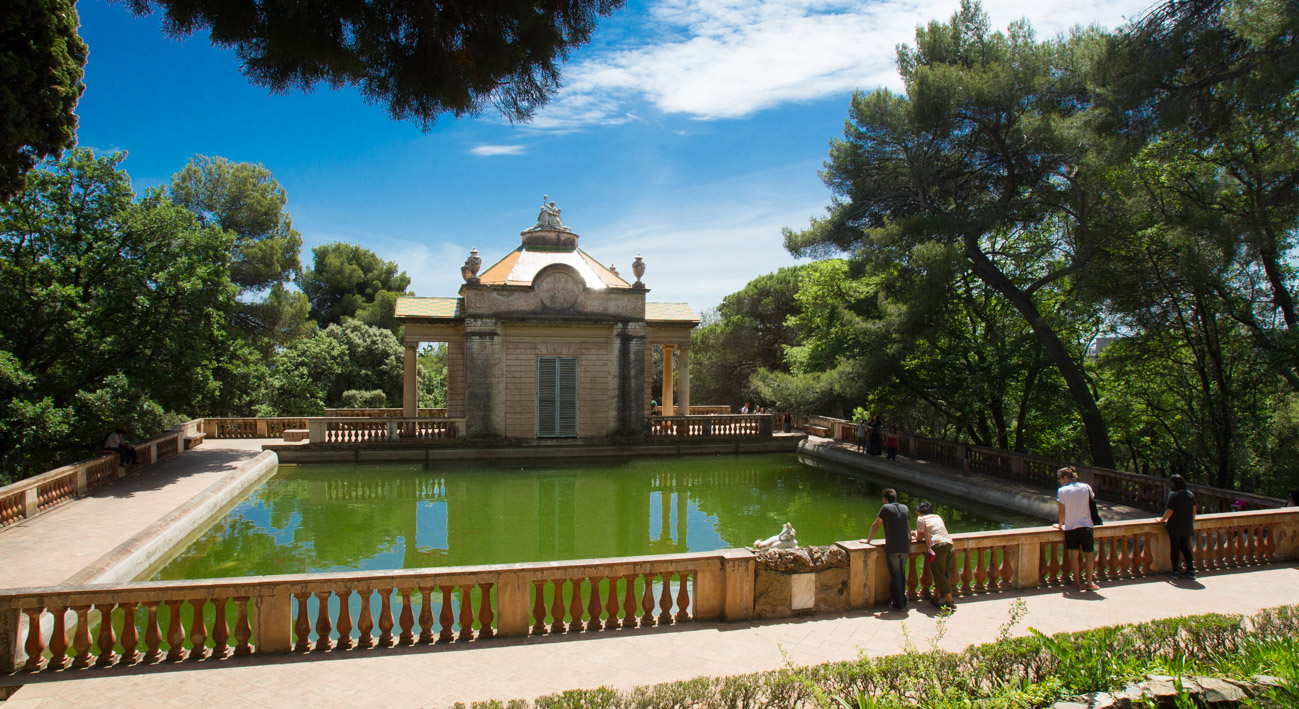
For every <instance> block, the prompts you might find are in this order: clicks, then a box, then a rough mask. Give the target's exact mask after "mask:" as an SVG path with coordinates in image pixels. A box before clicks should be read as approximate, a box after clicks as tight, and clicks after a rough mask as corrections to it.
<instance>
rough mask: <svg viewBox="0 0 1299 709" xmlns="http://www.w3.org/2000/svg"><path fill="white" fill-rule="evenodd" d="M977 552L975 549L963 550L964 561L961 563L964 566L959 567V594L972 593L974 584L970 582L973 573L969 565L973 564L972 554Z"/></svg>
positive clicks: (966, 594)
mask: <svg viewBox="0 0 1299 709" xmlns="http://www.w3.org/2000/svg"><path fill="white" fill-rule="evenodd" d="M977 553H978V552H977V551H975V550H966V552H965V563H964V564H962V566H963V567H964V568H963V569H961V594H962V595H965V596H969V595H972V594H973V593H974V584H973V583H972V580H973V578H974V573H973V569H972V568H971V567H972V565H973V564H974V558H973V555H974V554H977Z"/></svg>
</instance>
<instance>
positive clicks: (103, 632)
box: [95, 605, 117, 667]
mask: <svg viewBox="0 0 1299 709" xmlns="http://www.w3.org/2000/svg"><path fill="white" fill-rule="evenodd" d="M116 644H117V632H116V631H114V630H113V606H112V605H109V606H108V610H107V611H105V610H104V609H103V608H102V607H101V608H100V609H99V642H98V643H97V645H98V647H99V659H98V660H96V661H95V664H96V665H98V666H99V667H109V666H111V665H112V664H113V663H115V662H117V653H116V652H114V651H113V646H114V645H116Z"/></svg>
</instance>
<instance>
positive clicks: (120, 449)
mask: <svg viewBox="0 0 1299 709" xmlns="http://www.w3.org/2000/svg"><path fill="white" fill-rule="evenodd" d="M104 450H110V451H113V452H114V453H116V454H117V458H118V461H119V462H120V463H121V464H122V465H131V464H132V463H135V462H137V460H138V459H137V458H136V455H135V448H133V447H132V446H131V445H130V444H129V443H127V442H126V429H125V428H122V427H120V426H119V427H118V428H117V430H115V431H113V432H112V433H110V434H108V438H106V439H104Z"/></svg>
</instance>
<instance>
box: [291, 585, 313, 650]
mask: <svg viewBox="0 0 1299 709" xmlns="http://www.w3.org/2000/svg"><path fill="white" fill-rule="evenodd" d="M293 597H294V598H296V599H298V616H297V618H295V619H294V621H293V633H294V634H295V635H297V636H298V641H297V642H296V643H294V644H293V651H294V652H311V617H310V616H308V615H307V599H309V598H311V593H310V592H309V591H304V592H302V593H295V594H293Z"/></svg>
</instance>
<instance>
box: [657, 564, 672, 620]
mask: <svg viewBox="0 0 1299 709" xmlns="http://www.w3.org/2000/svg"><path fill="white" fill-rule="evenodd" d="M659 578H661V579H663V587H662V592H660V593H659V625H667V624H668V621H671V620H672V588H671V587H672V575H671V574H659Z"/></svg>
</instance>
